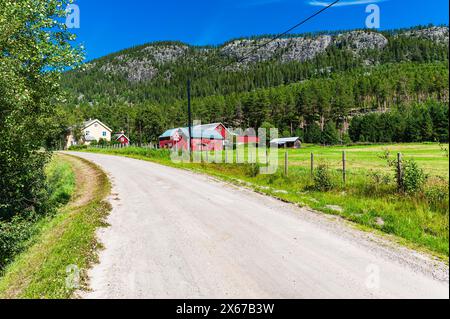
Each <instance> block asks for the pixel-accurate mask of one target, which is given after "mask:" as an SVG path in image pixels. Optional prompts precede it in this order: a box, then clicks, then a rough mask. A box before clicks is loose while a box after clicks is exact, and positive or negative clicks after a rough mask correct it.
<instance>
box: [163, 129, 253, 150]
mask: <svg viewBox="0 0 450 319" xmlns="http://www.w3.org/2000/svg"><path fill="white" fill-rule="evenodd" d="M234 136H236V142H237V143H238V144H248V143H258V142H259V138H258V137H256V136H237V135H236V134H234V133H232V132H230V131H229V130H228V129H227V128H226V127H225V125H223V124H222V123H214V124H206V125H197V126H194V127H192V149H193V150H194V151H202V150H203V151H206V150H210V151H221V150H223V149H224V146H225V145H226V142H227V141H228V140H230V138H232V137H234ZM188 145H189V129H188V128H187V127H184V128H175V129H171V130H168V131H166V132H165V133H164V134H163V135H161V136H160V137H159V146H160V147H161V148H169V149H171V148H174V147H176V148H178V149H180V150H186V149H188Z"/></svg>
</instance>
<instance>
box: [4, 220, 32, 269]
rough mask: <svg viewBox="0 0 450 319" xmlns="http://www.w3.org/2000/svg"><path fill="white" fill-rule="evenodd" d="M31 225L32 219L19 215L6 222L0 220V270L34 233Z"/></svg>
mask: <svg viewBox="0 0 450 319" xmlns="http://www.w3.org/2000/svg"><path fill="white" fill-rule="evenodd" d="M33 226H34V220H32V219H31V220H30V219H28V218H23V217H21V216H19V215H17V216H14V217H13V218H12V219H11V220H10V221H7V222H5V221H1V220H0V270H2V269H3V268H4V267H5V266H6V265H8V264H9V263H10V262H11V261H12V260H13V258H14V256H16V255H17V254H18V253H20V252H21V251H23V249H24V248H25V247H26V242H27V241H28V240H29V238H30V237H31V235H32V234H33V233H34V228H33Z"/></svg>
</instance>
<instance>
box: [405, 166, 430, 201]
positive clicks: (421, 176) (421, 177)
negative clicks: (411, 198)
mask: <svg viewBox="0 0 450 319" xmlns="http://www.w3.org/2000/svg"><path fill="white" fill-rule="evenodd" d="M426 180H427V176H426V175H425V173H424V171H423V169H421V168H420V167H419V165H417V163H416V162H415V161H414V160H410V161H405V162H404V163H403V180H402V187H403V191H404V192H405V193H407V194H409V195H413V194H416V193H418V192H421V191H423V187H424V185H425V182H426Z"/></svg>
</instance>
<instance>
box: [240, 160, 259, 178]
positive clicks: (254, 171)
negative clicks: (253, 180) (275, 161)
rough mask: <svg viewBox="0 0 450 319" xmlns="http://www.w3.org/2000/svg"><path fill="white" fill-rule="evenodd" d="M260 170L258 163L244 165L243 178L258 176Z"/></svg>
mask: <svg viewBox="0 0 450 319" xmlns="http://www.w3.org/2000/svg"><path fill="white" fill-rule="evenodd" d="M260 170H261V165H260V164H258V163H255V164H246V165H244V172H245V176H247V177H256V176H258V175H259V173H260Z"/></svg>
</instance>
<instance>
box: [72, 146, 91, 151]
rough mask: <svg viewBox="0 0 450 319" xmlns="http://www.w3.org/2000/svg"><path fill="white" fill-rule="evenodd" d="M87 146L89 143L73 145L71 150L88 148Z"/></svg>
mask: <svg viewBox="0 0 450 319" xmlns="http://www.w3.org/2000/svg"><path fill="white" fill-rule="evenodd" d="M87 148H88V147H87V145H72V146H70V147H69V151H81V150H86V149H87Z"/></svg>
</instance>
